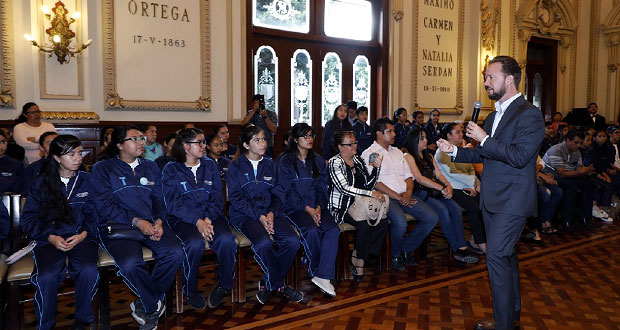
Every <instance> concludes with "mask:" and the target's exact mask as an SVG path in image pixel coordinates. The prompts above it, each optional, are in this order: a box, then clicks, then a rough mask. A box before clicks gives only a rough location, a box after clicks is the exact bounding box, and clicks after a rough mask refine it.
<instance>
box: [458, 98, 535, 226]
mask: <svg viewBox="0 0 620 330" xmlns="http://www.w3.org/2000/svg"><path fill="white" fill-rule="evenodd" d="M496 114H497V111H493V112H492V113H491V114H490V115H489V116H488V117H487V120H485V122H484V130H485V131H486V132H487V134H489V137H488V138H487V140H486V141H485V142H484V146H483V147H481V146H480V145H478V146H476V147H475V148H473V149H467V148H458V151H457V154H456V158H455V159H454V161H455V162H460V163H483V164H484V168H483V170H482V178H481V180H480V184H481V186H480V189H481V190H480V195H481V198H480V209H482V208H483V207H484V208H486V209H487V210H488V211H489V212H491V213H499V214H508V215H514V216H523V217H530V216H535V215H536V214H537V211H538V210H537V204H536V203H537V194H536V156H537V155H538V149H539V147H540V143H541V141H542V139H543V138H544V136H545V125H544V120H543V116H542V114H541V112H540V110H539V109H538V108H537V107H535V106H534V105H532V104H531V103H530V102H528V101H527V100H525V98H523V96H520V97H518V98H516V99H515V100H514V101H513V102H512V103H511V104H510V105H509V106H508V108H507V109H506V112H505V113H504V115H503V116H502V119H501V121H500V122H499V124H498V125H497V128H496V129H495V136H491V130H492V127H493V121H494V120H495V115H496Z"/></svg>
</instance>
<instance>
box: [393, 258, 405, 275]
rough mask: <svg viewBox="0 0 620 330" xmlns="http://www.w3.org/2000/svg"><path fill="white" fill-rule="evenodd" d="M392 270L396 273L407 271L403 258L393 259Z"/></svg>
mask: <svg viewBox="0 0 620 330" xmlns="http://www.w3.org/2000/svg"><path fill="white" fill-rule="evenodd" d="M392 269H393V270H396V271H401V270H405V262H404V261H403V259H402V257H400V256H399V257H392Z"/></svg>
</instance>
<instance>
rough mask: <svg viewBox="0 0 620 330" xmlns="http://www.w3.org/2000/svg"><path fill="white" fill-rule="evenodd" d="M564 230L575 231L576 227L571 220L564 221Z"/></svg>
mask: <svg viewBox="0 0 620 330" xmlns="http://www.w3.org/2000/svg"><path fill="white" fill-rule="evenodd" d="M564 231H565V232H567V233H574V232H575V229H574V228H573V225H571V223H570V221H564Z"/></svg>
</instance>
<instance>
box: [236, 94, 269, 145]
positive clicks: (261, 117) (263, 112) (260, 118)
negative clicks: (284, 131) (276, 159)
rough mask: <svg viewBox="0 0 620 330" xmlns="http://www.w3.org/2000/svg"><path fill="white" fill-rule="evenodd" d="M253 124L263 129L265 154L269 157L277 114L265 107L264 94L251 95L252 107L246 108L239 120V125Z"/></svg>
mask: <svg viewBox="0 0 620 330" xmlns="http://www.w3.org/2000/svg"><path fill="white" fill-rule="evenodd" d="M248 123H250V124H253V125H256V126H258V127H260V128H262V129H263V132H265V140H266V141H267V150H266V151H265V155H266V156H268V157H271V155H272V154H273V136H274V135H275V134H276V132H277V130H278V115H277V114H276V113H275V112H274V111H272V110H270V109H267V108H266V107H265V96H264V95H261V94H256V95H254V96H252V108H251V109H250V110H248V112H247V114H246V115H245V118H243V120H242V121H241V126H243V125H245V124H248Z"/></svg>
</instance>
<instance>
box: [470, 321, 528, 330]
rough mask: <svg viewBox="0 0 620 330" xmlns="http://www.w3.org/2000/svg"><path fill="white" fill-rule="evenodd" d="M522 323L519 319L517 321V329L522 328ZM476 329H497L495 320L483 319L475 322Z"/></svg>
mask: <svg viewBox="0 0 620 330" xmlns="http://www.w3.org/2000/svg"><path fill="white" fill-rule="evenodd" d="M520 329H521V325H520V324H519V321H515V330H520ZM474 330H495V321H493V320H482V321H476V322H474Z"/></svg>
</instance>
